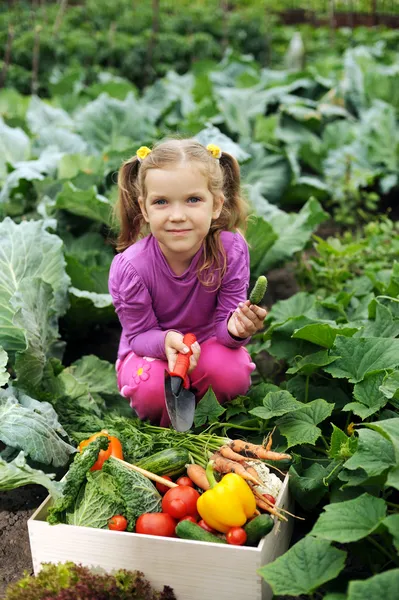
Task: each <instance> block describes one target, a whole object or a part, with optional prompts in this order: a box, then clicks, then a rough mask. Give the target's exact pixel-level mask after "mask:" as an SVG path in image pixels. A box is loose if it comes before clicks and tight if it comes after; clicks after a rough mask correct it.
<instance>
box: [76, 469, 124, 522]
mask: <svg viewBox="0 0 399 600" xmlns="http://www.w3.org/2000/svg"><path fill="white" fill-rule="evenodd" d="M86 477H87V483H86V484H83V485H82V487H81V488H80V491H79V494H78V496H77V498H76V500H75V503H74V505H73V506H72V507H71V508H70V509H69V510H68V511H67V513H66V522H67V523H68V524H69V525H80V526H81V527H97V528H98V529H107V526H108V521H109V519H110V518H111V517H113V516H114V515H118V514H123V501H122V498H121V497H120V496H119V495H118V490H117V488H116V486H115V483H114V482H113V479H112V477H111V475H109V474H108V473H104V472H103V471H93V472H92V473H91V472H90V471H89V472H88V473H87V475H86Z"/></svg>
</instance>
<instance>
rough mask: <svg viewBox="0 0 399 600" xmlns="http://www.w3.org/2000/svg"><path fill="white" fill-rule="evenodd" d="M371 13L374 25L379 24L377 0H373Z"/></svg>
mask: <svg viewBox="0 0 399 600" xmlns="http://www.w3.org/2000/svg"><path fill="white" fill-rule="evenodd" d="M371 14H372V18H373V25H377V0H371Z"/></svg>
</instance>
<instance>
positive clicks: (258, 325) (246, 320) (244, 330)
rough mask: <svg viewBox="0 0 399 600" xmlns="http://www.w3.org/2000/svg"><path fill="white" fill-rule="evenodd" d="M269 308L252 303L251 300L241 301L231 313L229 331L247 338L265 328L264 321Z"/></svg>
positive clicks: (236, 335)
mask: <svg viewBox="0 0 399 600" xmlns="http://www.w3.org/2000/svg"><path fill="white" fill-rule="evenodd" d="M266 315H267V310H265V309H264V308H260V306H256V305H255V304H251V303H250V301H249V300H246V301H245V303H244V302H240V304H239V305H238V307H237V308H236V310H235V312H233V314H232V315H231V317H230V319H229V322H228V325H227V329H228V332H229V333H230V334H231V335H233V336H235V337H239V338H247V337H250V336H251V335H254V334H255V333H256V332H257V331H259V330H260V329H263V321H264V320H265V317H266Z"/></svg>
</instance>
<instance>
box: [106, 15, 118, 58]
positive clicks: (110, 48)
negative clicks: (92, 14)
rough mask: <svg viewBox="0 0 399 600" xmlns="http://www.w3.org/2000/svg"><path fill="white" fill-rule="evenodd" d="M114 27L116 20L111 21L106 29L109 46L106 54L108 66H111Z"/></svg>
mask: <svg viewBox="0 0 399 600" xmlns="http://www.w3.org/2000/svg"><path fill="white" fill-rule="evenodd" d="M116 27H117V23H116V21H112V23H111V25H110V27H109V31H108V47H109V54H108V61H107V65H108V67H111V66H112V60H111V51H112V49H113V47H114V44H115V32H116Z"/></svg>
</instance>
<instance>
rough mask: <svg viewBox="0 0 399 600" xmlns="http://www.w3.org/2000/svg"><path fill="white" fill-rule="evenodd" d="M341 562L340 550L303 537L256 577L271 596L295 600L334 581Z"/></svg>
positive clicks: (342, 562) (326, 543)
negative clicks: (262, 580) (282, 596)
mask: <svg viewBox="0 0 399 600" xmlns="http://www.w3.org/2000/svg"><path fill="white" fill-rule="evenodd" d="M345 559H346V552H344V551H343V550H338V549H337V548H334V547H333V546H331V544H330V543H329V542H327V541H325V540H319V539H316V538H314V537H312V536H310V535H307V536H306V537H305V538H303V539H302V540H300V541H299V542H297V543H296V544H295V545H294V546H292V547H291V548H290V549H289V550H288V551H287V552H286V553H285V554H283V555H282V556H280V557H279V558H277V559H276V560H275V561H273V562H272V563H269V564H268V565H266V566H264V567H261V568H260V569H259V570H258V573H259V575H261V577H263V579H265V580H266V581H267V583H268V584H269V585H270V587H271V588H272V590H273V593H274V594H275V595H284V594H285V595H289V596H295V597H297V596H299V595H301V594H312V593H313V592H314V591H315V590H316V589H317V588H319V587H320V586H321V585H323V583H326V582H327V581H331V580H333V579H335V578H336V577H337V576H338V574H339V573H340V572H341V571H342V569H343V568H344V565H345Z"/></svg>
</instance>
